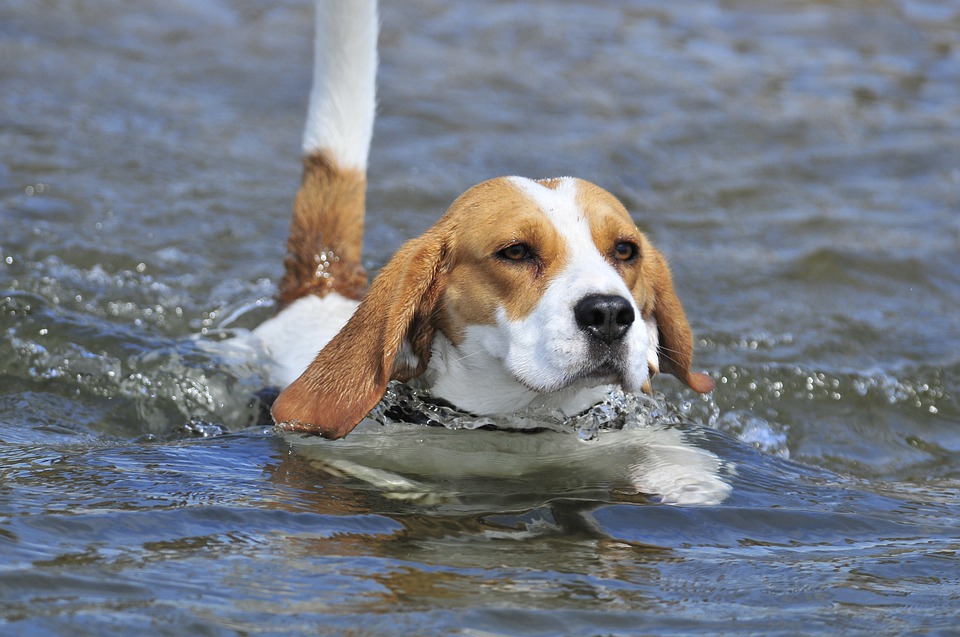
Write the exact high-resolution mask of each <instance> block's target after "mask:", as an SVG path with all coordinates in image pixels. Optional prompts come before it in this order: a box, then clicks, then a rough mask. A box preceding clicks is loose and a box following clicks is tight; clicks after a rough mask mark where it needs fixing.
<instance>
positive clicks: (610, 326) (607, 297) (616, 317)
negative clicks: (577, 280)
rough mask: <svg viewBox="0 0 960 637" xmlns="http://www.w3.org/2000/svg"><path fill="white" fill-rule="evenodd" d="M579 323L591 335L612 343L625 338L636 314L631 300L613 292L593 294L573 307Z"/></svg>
mask: <svg viewBox="0 0 960 637" xmlns="http://www.w3.org/2000/svg"><path fill="white" fill-rule="evenodd" d="M573 315H574V318H575V319H576V321H577V325H578V326H579V327H580V329H582V330H586V331H587V333H589V334H590V335H591V336H594V337H595V338H598V339H600V340H601V341H603V342H604V343H607V344H612V343H613V342H614V341H616V340H619V339H621V338H623V335H624V334H626V333H627V330H629V329H630V326H631V325H633V321H634V320H635V319H636V315H635V314H634V311H633V306H632V305H631V304H630V301H628V300H627V299H625V298H623V297H622V296H615V295H612V294H591V295H589V296H585V297H583V298H582V299H580V300H579V301H578V302H577V304H576V305H575V306H574V307H573Z"/></svg>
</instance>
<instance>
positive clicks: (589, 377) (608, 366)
mask: <svg viewBox="0 0 960 637" xmlns="http://www.w3.org/2000/svg"><path fill="white" fill-rule="evenodd" d="M630 369H631V366H630V365H629V363H628V361H627V360H625V357H623V356H621V355H619V353H617V352H607V353H606V354H604V355H601V356H598V357H595V358H591V359H589V360H586V361H583V363H582V364H581V365H579V366H577V367H576V368H574V369H572V370H571V371H569V372H568V373H566V374H564V375H562V377H560V378H554V379H550V382H544V379H542V378H541V379H533V382H530V380H529V379H523V378H520V377H516V380H517V382H519V383H520V384H521V385H523V386H525V387H526V388H527V389H529V390H531V391H535V392H537V393H540V394H549V393H553V392H557V391H564V390H568V389H571V388H575V387H578V388H588V387H599V386H601V385H617V386H619V387H621V388H623V390H624V391H627V392H634V391H638V390H639V389H640V387H641V385H642V384H643V382H644V381H645V380H646V379H643V378H641V379H636V378H635V377H634V374H632V373H631V372H630Z"/></svg>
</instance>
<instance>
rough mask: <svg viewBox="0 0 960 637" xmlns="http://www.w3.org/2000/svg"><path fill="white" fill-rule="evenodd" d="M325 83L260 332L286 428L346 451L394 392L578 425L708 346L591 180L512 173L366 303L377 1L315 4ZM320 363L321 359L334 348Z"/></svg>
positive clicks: (369, 293) (317, 79)
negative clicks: (416, 391)
mask: <svg viewBox="0 0 960 637" xmlns="http://www.w3.org/2000/svg"><path fill="white" fill-rule="evenodd" d="M316 11H317V18H316V22H317V24H316V27H317V31H316V51H315V56H316V59H315V66H314V78H313V81H314V84H313V89H312V92H311V98H310V106H309V113H308V118H307V126H306V131H305V134H304V152H305V160H304V173H303V181H302V184H301V187H300V190H299V192H298V193H297V197H296V200H295V203H294V215H293V221H292V224H291V228H290V236H289V240H288V243H287V248H288V256H287V258H286V260H285V267H286V272H285V274H284V277H283V281H282V283H281V287H280V294H279V306H280V310H279V312H278V314H277V315H276V316H275V317H274V318H272V319H270V320H269V321H267V322H266V323H264V324H263V325H262V326H260V327H259V328H257V330H256V331H255V333H256V334H257V335H258V336H259V337H260V338H261V340H262V341H263V342H264V343H266V346H267V347H268V349H269V350H270V351H271V354H272V356H273V357H274V358H275V359H276V361H277V365H276V366H275V378H276V380H278V381H279V384H280V385H281V386H285V389H284V390H283V391H282V392H281V393H280V395H279V397H278V398H277V400H276V402H275V403H274V405H273V408H272V415H273V418H274V421H275V422H276V423H277V426H278V427H279V428H281V429H283V430H288V431H297V432H307V433H314V434H319V435H321V436H324V437H327V438H341V437H343V436H345V435H347V434H348V433H350V431H351V430H352V429H353V428H354V427H355V426H356V425H357V424H358V423H359V422H360V421H361V420H362V419H363V418H364V417H365V416H366V415H367V414H368V413H369V412H370V411H371V409H373V408H374V407H375V406H376V404H377V403H378V402H379V401H380V399H381V398H382V397H383V395H384V392H385V391H386V387H387V383H388V382H389V381H390V380H392V379H397V380H400V381H404V382H410V383H414V384H416V385H417V386H419V387H422V388H425V389H428V390H429V391H430V393H431V394H432V395H433V396H435V397H436V398H439V399H442V400H444V401H447V402H448V403H450V404H452V405H454V406H456V407H457V408H459V409H462V410H464V411H467V412H471V413H474V414H477V415H500V414H508V413H513V412H518V411H525V412H527V413H530V412H533V413H536V412H540V411H543V412H549V413H551V414H554V415H555V414H558V413H559V414H562V415H565V416H572V415H575V414H577V413H579V412H581V411H583V410H585V409H587V408H589V407H590V406H592V405H593V404H595V403H597V402H599V401H600V400H602V398H603V397H604V396H605V395H606V394H607V393H608V392H609V391H610V389H611V387H612V386H614V385H619V386H621V387H622V388H623V389H624V390H626V391H630V392H636V391H650V379H651V376H652V375H654V374H656V373H657V372H668V373H670V374H673V375H675V376H676V377H677V378H679V379H680V380H681V381H683V382H684V383H686V384H687V385H688V386H689V387H690V388H692V389H693V390H694V391H697V392H701V393H706V392H709V391H711V390H712V389H713V387H714V382H713V380H712V379H711V378H710V377H709V376H707V375H706V374H703V373H698V372H695V371H692V370H691V362H692V350H693V339H692V336H691V333H690V327H689V325H688V323H687V319H686V317H685V315H684V311H683V308H682V307H681V305H680V301H679V300H678V298H677V295H676V293H675V291H674V287H673V283H672V281H671V276H670V270H669V268H668V267H667V262H666V260H665V259H664V257H663V255H662V254H661V253H660V252H659V251H657V249H656V248H654V247H653V245H652V244H651V243H650V241H649V240H648V239H647V238H646V237H645V236H644V234H643V233H642V232H640V230H639V229H638V228H637V226H636V224H635V223H634V222H633V220H632V219H631V217H630V214H629V213H628V212H627V210H626V209H625V208H624V206H623V205H622V204H621V203H620V202H619V201H618V200H617V199H616V197H614V196H613V195H611V194H610V193H608V192H607V191H605V190H603V189H602V188H600V187H598V186H596V185H594V184H592V183H589V182H587V181H584V180H581V179H575V178H571V177H563V178H558V179H539V180H533V179H526V178H522V177H501V178H497V179H492V180H489V181H485V182H483V183H481V184H479V185H477V186H474V187H472V188H470V189H469V190H467V191H466V192H465V193H463V194H462V195H461V196H460V197H459V198H457V199H456V201H454V202H453V204H452V205H451V206H450V208H449V209H448V210H447V211H446V213H445V214H444V215H443V216H442V217H441V218H440V219H439V221H437V223H436V224H435V225H434V226H433V227H431V228H430V229H429V230H427V231H426V232H425V233H424V234H423V235H422V236H420V237H418V238H415V239H413V240H411V241H409V242H408V243H406V244H405V245H404V246H403V247H402V248H401V249H400V250H399V251H398V252H397V253H396V255H395V256H394V257H393V258H392V259H391V260H390V261H389V262H388V263H387V264H386V265H385V266H384V267H383V268H382V269H381V270H380V273H379V274H378V275H377V277H376V278H375V279H374V280H373V282H372V283H371V284H370V285H369V290H367V289H366V288H367V278H366V274H365V272H364V270H363V268H362V267H361V261H360V249H361V242H362V235H363V222H364V212H365V203H364V194H365V188H366V165H367V154H368V150H369V145H370V138H371V135H372V130H373V111H374V84H375V75H376V65H377V57H376V56H377V54H376V39H377V10H376V2H375V1H373V0H363V1H341V0H318V1H317V2H316ZM318 351H319V353H317V352H318Z"/></svg>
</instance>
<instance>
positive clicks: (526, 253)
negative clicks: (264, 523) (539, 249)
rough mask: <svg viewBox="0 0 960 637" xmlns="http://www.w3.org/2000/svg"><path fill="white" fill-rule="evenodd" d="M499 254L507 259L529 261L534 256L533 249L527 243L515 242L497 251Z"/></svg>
mask: <svg viewBox="0 0 960 637" xmlns="http://www.w3.org/2000/svg"><path fill="white" fill-rule="evenodd" d="M497 256H498V257H500V258H501V259H506V260H507V261H527V260H529V259H532V258H533V250H531V249H530V246H528V245H527V244H526V243H514V244H512V245H508V246H507V247H506V248H504V249H503V250H500V251H499V252H497Z"/></svg>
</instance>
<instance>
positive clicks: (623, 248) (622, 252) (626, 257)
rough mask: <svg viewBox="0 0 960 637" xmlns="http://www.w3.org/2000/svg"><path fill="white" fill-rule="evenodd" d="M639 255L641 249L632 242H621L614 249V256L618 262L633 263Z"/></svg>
mask: <svg viewBox="0 0 960 637" xmlns="http://www.w3.org/2000/svg"><path fill="white" fill-rule="evenodd" d="M639 253H640V249H639V248H637V244H635V243H632V242H630V241H621V242H620V243H618V244H617V245H615V246H614V247H613V256H615V257H616V258H617V260H618V261H632V260H633V259H634V258H635V257H636V256H637V254H639Z"/></svg>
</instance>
